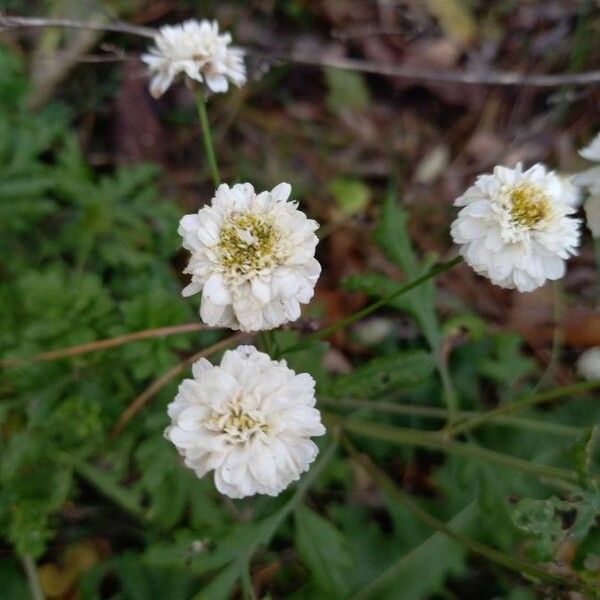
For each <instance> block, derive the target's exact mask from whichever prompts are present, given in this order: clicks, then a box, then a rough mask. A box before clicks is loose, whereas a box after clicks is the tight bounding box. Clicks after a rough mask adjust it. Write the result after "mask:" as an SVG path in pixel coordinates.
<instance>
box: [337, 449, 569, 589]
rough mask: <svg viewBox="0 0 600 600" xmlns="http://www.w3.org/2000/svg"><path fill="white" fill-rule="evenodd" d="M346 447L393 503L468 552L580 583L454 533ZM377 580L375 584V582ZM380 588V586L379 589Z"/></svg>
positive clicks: (548, 577) (535, 574)
mask: <svg viewBox="0 0 600 600" xmlns="http://www.w3.org/2000/svg"><path fill="white" fill-rule="evenodd" d="M344 446H345V447H346V448H347V449H348V451H349V452H350V454H351V456H352V457H353V458H354V459H355V460H356V461H357V462H359V463H360V464H361V465H362V466H363V468H364V469H365V470H366V471H367V472H368V473H369V475H370V476H371V477H372V479H373V480H374V481H375V483H377V485H379V486H380V487H381V488H383V489H384V490H385V491H386V492H387V493H388V494H390V496H391V497H392V498H394V500H396V501H398V503H400V504H402V505H403V506H404V507H405V508H406V509H407V510H408V511H409V512H410V513H411V514H412V515H413V516H414V517H416V518H417V519H419V520H420V521H422V522H423V523H425V524H426V525H428V526H429V527H431V528H432V529H434V530H436V531H439V532H440V533H443V534H444V535H445V536H447V537H449V538H450V539H452V540H454V541H455V542H457V543H459V544H461V545H462V546H464V547H465V548H467V549H468V550H470V551H472V552H475V553H477V554H480V555H481V556H484V557H485V558H487V559H489V560H491V561H493V562H495V563H497V564H499V565H502V566H503V567H507V568H509V569H511V570H513V571H517V572H518V573H523V574H525V575H529V576H530V577H534V578H536V579H542V580H546V581H552V582H554V583H558V584H562V585H569V586H573V585H575V586H577V585H578V582H575V581H573V580H571V579H569V578H568V577H564V576H563V575H558V574H556V573H550V572H548V571H546V570H545V569H542V568H540V567H538V566H537V565H535V564H533V563H531V562H529V561H525V560H523V559H521V558H518V557H517V556H512V555H510V554H505V553H504V552H501V551H500V550H497V549H496V548H492V547H491V546H487V545H486V544H482V543H481V542H479V541H477V540H474V539H472V538H470V537H468V536H466V535H464V534H463V533H460V532H458V531H455V530H454V529H452V528H450V527H448V525H447V524H446V523H444V522H443V521H440V520H439V519H438V518H436V517H434V516H433V515H431V514H430V513H428V512H427V511H426V510H424V509H423V508H421V507H420V506H419V505H418V504H417V503H416V502H415V501H414V500H413V499H412V498H410V496H409V495H408V494H406V493H405V492H403V491H402V490H401V489H400V488H399V487H398V486H397V485H396V484H395V483H394V482H393V481H392V480H391V479H390V478H389V477H388V476H387V475H386V474H385V473H384V472H383V471H382V470H381V469H379V468H378V467H377V466H376V465H375V464H374V463H373V462H372V461H371V460H370V459H369V458H368V457H367V456H365V455H364V454H360V453H359V452H357V451H356V449H355V448H354V447H353V446H352V445H351V444H350V443H344ZM400 560H402V559H400ZM376 582H377V580H375V582H374V583H376ZM377 587H379V586H377ZM374 591H376V590H374V589H372V587H371V586H368V587H367V588H366V589H365V590H363V591H362V592H361V593H359V594H358V595H357V596H355V599H356V600H358V599H359V598H361V599H363V598H369V597H374V596H373V595H372V592H374Z"/></svg>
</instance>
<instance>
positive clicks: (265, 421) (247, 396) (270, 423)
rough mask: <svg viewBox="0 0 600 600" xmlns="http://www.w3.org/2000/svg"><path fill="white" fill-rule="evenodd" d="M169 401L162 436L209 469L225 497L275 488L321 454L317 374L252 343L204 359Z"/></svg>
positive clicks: (189, 462)
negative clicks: (218, 357)
mask: <svg viewBox="0 0 600 600" xmlns="http://www.w3.org/2000/svg"><path fill="white" fill-rule="evenodd" d="M192 373H193V377H194V378H193V379H186V380H184V381H183V382H182V383H181V385H180V386H179V391H178V393H177V396H176V397H175V400H174V401H173V402H172V403H171V404H169V407H168V414H169V417H170V418H171V425H170V426H169V427H167V429H166V430H165V436H166V437H167V439H169V440H170V441H171V442H173V444H175V446H176V447H177V450H178V451H179V453H180V454H181V456H183V458H184V462H185V464H186V466H188V467H189V468H191V469H193V470H194V471H195V472H196V475H198V477H203V476H204V475H205V474H206V473H207V472H209V471H214V480H215V485H216V487H217V489H218V490H219V491H220V492H221V493H222V494H225V495H227V496H229V497H230V498H244V497H246V496H252V495H254V494H267V495H269V496H277V495H278V494H279V493H281V492H282V491H283V490H284V489H285V488H286V487H287V486H288V485H289V484H290V483H291V482H292V481H295V480H297V479H298V478H299V477H300V475H301V474H302V473H303V472H304V471H306V470H308V468H309V466H310V464H311V463H312V462H313V461H314V460H315V458H316V456H317V454H318V451H319V449H318V447H317V445H316V444H315V443H314V442H313V441H312V440H311V439H310V438H311V437H314V436H320V435H324V434H325V427H323V425H322V423H321V414H320V413H319V411H318V409H317V408H315V394H314V388H315V382H314V380H313V378H312V377H311V376H310V375H308V374H307V373H300V374H296V373H295V372H294V371H292V370H291V369H289V368H288V366H287V364H286V362H285V361H283V360H282V361H279V362H277V361H274V360H271V359H270V358H269V356H268V355H267V354H264V353H263V352H259V351H258V350H257V349H256V348H254V347H253V346H240V347H238V348H236V349H235V350H228V351H227V352H225V354H224V355H223V359H222V360H221V364H220V365H219V366H213V365H211V363H210V362H208V361H207V360H206V359H201V360H199V361H198V362H196V363H194V365H193V366H192Z"/></svg>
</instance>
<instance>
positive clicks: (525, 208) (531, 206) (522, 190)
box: [510, 183, 550, 228]
mask: <svg viewBox="0 0 600 600" xmlns="http://www.w3.org/2000/svg"><path fill="white" fill-rule="evenodd" d="M549 209H550V204H549V202H548V198H547V197H546V194H544V191H543V190H542V189H541V188H540V187H538V186H537V185H534V184H532V183H520V184H519V185H516V186H515V187H514V188H513V189H512V190H511V192H510V216H511V218H512V220H513V221H514V222H515V223H516V224H518V225H520V226H522V227H527V228H530V227H533V226H534V225H536V224H537V223H539V222H540V221H541V220H542V219H544V218H545V217H546V216H547V215H548V211H549Z"/></svg>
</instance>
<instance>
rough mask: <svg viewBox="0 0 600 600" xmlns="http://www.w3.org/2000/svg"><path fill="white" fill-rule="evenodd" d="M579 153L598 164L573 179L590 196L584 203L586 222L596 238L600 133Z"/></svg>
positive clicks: (599, 225) (599, 203)
mask: <svg viewBox="0 0 600 600" xmlns="http://www.w3.org/2000/svg"><path fill="white" fill-rule="evenodd" d="M579 154H580V155H581V156H582V157H583V158H585V159H587V160H589V161H591V162H595V163H599V164H598V165H596V166H594V167H592V168H591V169H587V170H586V171H583V172H582V173H578V174H577V175H575V177H574V178H573V181H574V182H575V183H576V184H577V185H580V186H582V187H583V188H585V189H586V190H587V191H588V193H589V196H588V198H587V200H586V201H585V204H584V205H583V208H584V210H585V217H586V223H587V226H588V228H589V230H590V231H591V232H592V235H593V236H594V237H595V238H599V237H600V133H598V134H597V135H596V137H595V138H594V139H593V140H592V142H591V143H590V144H589V145H588V146H586V147H585V148H582V149H581V150H580V151H579Z"/></svg>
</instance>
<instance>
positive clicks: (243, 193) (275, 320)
mask: <svg viewBox="0 0 600 600" xmlns="http://www.w3.org/2000/svg"><path fill="white" fill-rule="evenodd" d="M230 44H231V36H230V35H229V34H228V33H223V34H219V26H218V24H217V23H216V22H214V21H213V22H212V23H211V22H209V21H206V20H203V21H195V20H190V21H186V22H185V23H182V24H181V25H174V26H170V25H167V26H165V27H161V29H160V30H159V32H158V34H157V35H156V36H155V46H154V47H152V48H151V49H150V51H149V52H148V53H146V54H144V55H142V60H143V61H144V62H145V63H146V64H147V65H148V67H149V70H150V74H151V75H152V80H151V82H150V92H151V94H152V95H153V96H154V97H155V98H158V97H160V96H161V95H162V94H164V92H165V91H166V90H167V89H168V88H169V86H170V85H171V83H172V82H173V79H174V78H175V77H176V76H177V75H178V74H180V73H183V74H185V75H186V76H187V77H189V78H190V79H191V80H194V81H198V82H200V83H204V84H206V86H207V87H208V88H209V89H210V90H211V91H213V92H226V91H227V90H228V88H229V82H231V83H233V84H235V85H237V86H241V85H243V84H244V83H245V81H246V69H245V66H244V61H243V52H242V51H241V50H239V49H236V48H232V47H230ZM290 192H291V186H290V185H289V184H288V183H281V184H279V185H278V186H276V187H274V188H273V189H272V190H271V191H270V192H261V193H260V194H257V193H256V192H255V191H254V188H253V187H252V185H250V184H249V183H244V184H236V185H234V186H233V187H229V186H228V185H225V184H223V185H221V186H219V188H218V189H217V191H216V193H215V196H214V198H213V199H212V201H211V203H210V205H208V206H204V207H203V208H201V209H200V210H199V211H198V212H197V213H196V214H191V215H185V216H184V217H183V218H182V219H181V222H180V224H179V234H180V235H181V237H182V238H183V246H184V248H186V249H187V250H189V251H190V253H191V258H190V261H189V264H188V266H187V268H186V270H185V272H186V273H189V274H190V275H191V276H192V281H191V283H190V284H189V285H188V286H187V287H186V288H185V289H184V290H183V295H184V296H190V295H192V294H196V293H198V292H202V299H201V304H200V316H201V318H202V319H203V320H204V321H205V322H206V323H207V324H208V325H211V326H216V327H229V328H231V329H241V330H242V331H261V330H269V329H273V328H275V327H278V326H279V325H281V324H283V323H287V322H289V321H295V320H296V319H298V318H299V317H300V305H301V304H306V303H307V302H309V301H310V299H311V298H312V296H313V294H314V287H315V284H316V282H317V279H318V278H319V275H320V273H321V266H320V264H319V263H318V261H317V260H316V259H315V248H316V246H317V241H318V240H317V236H316V235H315V231H316V230H317V229H318V227H319V226H318V224H317V223H316V221H313V220H311V219H308V218H307V217H306V215H305V214H304V213H303V212H301V211H300V210H298V205H297V203H296V202H293V201H290V200H289V196H290ZM192 372H193V376H194V379H186V380H185V381H184V382H183V383H182V384H181V385H180V387H179V392H178V394H177V396H176V398H175V400H174V401H173V402H172V403H171V404H170V405H169V408H168V414H169V417H170V418H171V425H170V426H169V427H168V428H167V430H166V432H165V434H166V436H167V438H168V439H170V440H171V441H172V442H173V443H174V444H175V446H176V447H177V449H178V451H179V453H180V454H181V455H182V456H183V457H184V461H185V464H186V465H187V466H188V467H190V468H192V469H193V470H194V471H195V472H196V474H197V475H198V477H202V476H204V475H205V474H206V473H207V472H208V471H214V473H215V475H214V476H215V485H216V487H217V489H218V490H219V491H220V492H222V493H223V494H227V495H228V496H230V497H231V498H243V497H245V496H251V495H253V494H269V495H271V496H275V495H277V494H279V493H280V492H281V491H282V490H283V489H284V488H286V487H287V486H288V485H289V484H290V483H291V482H292V481H294V480H296V479H298V478H299V477H300V474H301V473H303V472H304V471H306V470H307V469H308V467H309V465H310V464H311V463H312V461H313V460H314V459H315V457H316V456H317V453H318V448H317V446H316V444H315V443H314V442H312V441H311V439H310V438H311V437H313V436H318V435H323V434H324V433H325V428H324V427H323V425H322V424H321V416H320V413H319V411H318V410H317V409H316V408H315V396H314V386H315V382H314V380H313V379H312V377H311V376H310V375H308V374H306V373H301V374H299V375H296V373H294V371H292V370H291V369H289V368H288V367H287V365H286V363H285V361H281V362H276V361H273V360H271V359H270V358H269V356H268V355H267V354H263V353H262V352H258V351H257V350H256V349H255V348H254V347H252V346H241V347H239V348H237V349H236V350H230V351H228V352H226V353H225V355H224V356H223V359H222V361H221V364H220V365H219V366H212V365H211V364H210V363H209V362H208V361H207V360H204V359H202V360H200V361H199V362H197V363H195V364H194V365H193V367H192Z"/></svg>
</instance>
